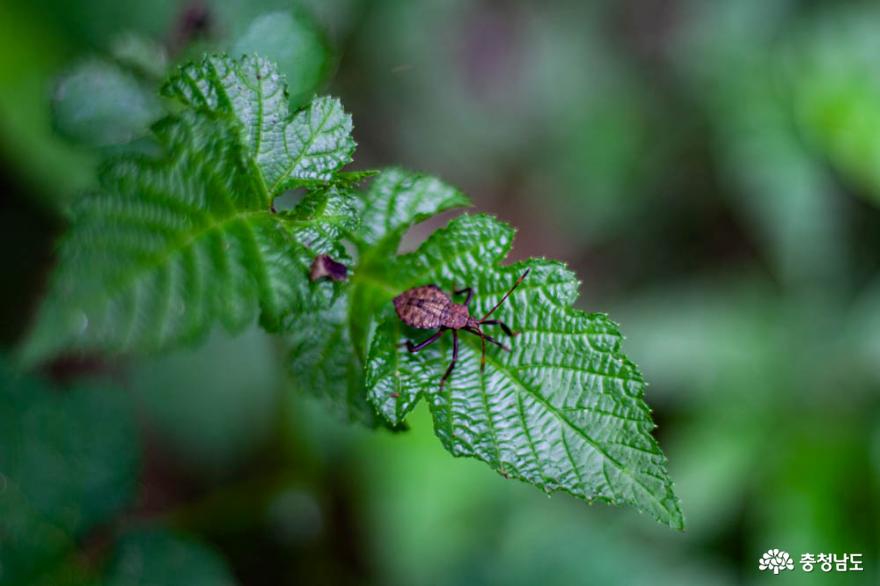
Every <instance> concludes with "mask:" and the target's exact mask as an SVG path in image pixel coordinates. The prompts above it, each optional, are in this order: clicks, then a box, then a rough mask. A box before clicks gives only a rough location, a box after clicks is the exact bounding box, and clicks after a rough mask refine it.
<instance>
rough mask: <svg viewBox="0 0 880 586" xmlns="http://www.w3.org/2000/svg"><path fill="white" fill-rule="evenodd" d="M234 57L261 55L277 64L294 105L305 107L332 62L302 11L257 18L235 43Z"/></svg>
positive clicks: (316, 30)
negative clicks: (302, 104)
mask: <svg viewBox="0 0 880 586" xmlns="http://www.w3.org/2000/svg"><path fill="white" fill-rule="evenodd" d="M231 53H232V54H233V55H234V56H238V55H260V56H261V57H266V58H268V59H269V60H270V61H273V62H274V63H275V64H277V66H278V70H279V71H280V73H281V75H283V76H284V77H285V78H286V79H287V91H288V93H289V94H290V99H291V101H292V102H293V103H294V104H301V103H304V102H305V101H306V100H307V99H308V98H310V97H311V96H312V94H314V93H315V91H316V90H317V89H318V87H319V86H320V84H321V82H322V81H323V78H324V75H325V74H326V72H327V70H328V68H329V61H330V59H329V57H330V54H329V53H330V52H329V48H328V46H327V43H326V42H325V40H324V38H323V36H322V35H321V34H320V32H319V30H318V28H317V27H316V25H315V23H313V22H312V21H311V20H310V19H309V18H307V17H306V15H305V14H304V13H303V12H302V11H300V10H296V11H280V12H270V13H267V14H264V15H262V16H259V17H257V18H256V19H255V20H254V21H253V22H251V24H250V25H249V26H248V28H247V29H246V30H245V31H244V32H243V33H242V34H241V36H239V37H238V39H236V40H235V42H234V43H233V45H232V51H231Z"/></svg>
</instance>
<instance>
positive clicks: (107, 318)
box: [22, 58, 357, 362]
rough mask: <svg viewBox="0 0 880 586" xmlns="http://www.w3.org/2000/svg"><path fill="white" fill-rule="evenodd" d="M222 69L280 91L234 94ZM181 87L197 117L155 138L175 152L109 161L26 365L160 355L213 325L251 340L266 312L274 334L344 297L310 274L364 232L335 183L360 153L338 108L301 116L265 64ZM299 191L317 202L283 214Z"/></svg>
mask: <svg viewBox="0 0 880 586" xmlns="http://www.w3.org/2000/svg"><path fill="white" fill-rule="evenodd" d="M221 69H222V71H225V72H226V74H228V75H235V74H236V72H238V73H241V74H243V75H244V74H245V73H244V72H247V75H253V76H255V77H254V78H253V80H255V81H257V82H259V81H261V80H265V81H266V82H267V83H272V84H275V85H272V93H271V94H268V95H267V94H262V93H260V92H256V93H254V92H250V89H249V88H250V86H245V85H243V81H242V80H241V79H239V82H241V83H238V82H236V83H233V85H231V86H224V85H223V84H222V81H221V78H219V77H217V75H218V72H219V71H220V70H221ZM202 74H204V77H202V76H201V75H202ZM181 75H182V76H183V77H177V78H175V80H174V81H173V82H172V83H171V85H170V86H169V87H170V88H172V93H174V94H175V95H178V96H180V97H182V98H185V99H186V104H187V105H188V106H189V107H188V108H185V109H184V111H183V112H181V113H180V114H179V115H176V116H172V117H168V118H166V119H164V120H163V121H162V122H161V123H159V124H157V125H156V126H155V127H154V132H155V136H156V138H157V140H158V141H159V143H160V144H161V146H162V147H163V150H164V153H163V154H162V155H160V156H156V157H152V156H146V155H136V154H132V155H129V156H124V157H121V158H119V159H117V160H115V161H113V162H111V164H110V165H109V167H108V169H107V170H106V172H105V173H104V176H103V181H102V184H103V186H102V190H101V192H99V193H97V194H93V195H91V196H88V197H85V198H83V199H82V200H81V201H80V202H79V206H78V209H77V210H76V213H75V214H74V217H73V221H72V227H71V229H70V231H69V233H68V234H67V236H66V238H65V239H64V241H63V243H62V245H61V250H60V262H59V265H58V268H57V269H56V272H55V274H54V275H53V279H52V283H51V289H50V293H49V296H48V298H47V300H46V301H45V303H44V305H43V307H42V308H41V310H40V312H39V314H38V316H37V323H36V325H35V328H34V330H33V332H32V334H31V336H30V338H29V339H28V341H27V342H26V344H25V346H24V348H23V350H22V357H23V359H24V360H25V361H26V362H27V361H34V360H38V359H41V358H44V357H46V356H48V355H51V354H53V353H55V352H57V351H59V350H62V349H66V348H75V349H81V350H92V351H99V350H103V351H112V352H120V351H128V350H134V349H137V350H145V351H149V350H155V349H158V348H162V347H165V346H168V345H171V344H174V343H177V342H182V341H186V340H192V339H195V338H198V337H200V336H203V335H204V334H205V332H206V331H207V329H208V328H209V327H210V325H211V324H212V323H214V322H215V321H221V322H222V323H223V324H224V325H225V326H226V327H227V329H229V330H231V331H236V330H239V329H240V328H241V327H243V326H244V325H245V324H247V323H249V322H250V321H251V320H252V319H253V317H254V316H255V314H256V312H257V309H258V308H259V310H260V311H261V313H262V318H263V320H264V324H265V325H266V326H267V327H270V328H271V327H276V326H277V320H278V318H279V317H280V316H281V315H283V314H284V313H286V312H289V311H291V310H292V309H294V308H298V309H302V308H306V307H311V306H312V305H313V304H314V305H321V304H326V303H327V302H328V299H329V297H330V296H331V295H332V294H333V291H334V287H333V286H332V285H331V284H329V283H324V282H322V283H310V282H309V280H308V269H309V266H310V264H311V261H312V259H313V257H314V255H315V254H317V253H334V254H342V249H341V247H340V246H339V244H338V243H337V242H335V240H336V239H338V237H339V236H340V235H342V234H343V233H345V232H348V231H350V230H353V229H354V227H355V226H356V225H357V221H356V216H355V209H354V207H353V205H350V204H349V203H348V202H349V201H350V199H351V197H350V195H349V194H348V193H347V191H346V190H345V189H344V188H334V187H327V183H326V182H327V181H328V180H330V179H332V177H333V173H334V172H335V171H336V170H337V169H338V168H339V167H340V166H341V165H342V164H344V163H345V162H347V161H348V159H349V158H350V153H351V149H353V145H354V143H353V141H352V140H351V136H350V135H349V134H348V131H349V130H350V128H351V126H350V119H349V118H348V116H347V115H346V114H344V113H343V112H342V110H341V108H340V107H339V103H338V102H337V101H335V100H330V99H324V98H319V99H316V100H315V101H314V102H313V104H312V106H311V107H309V108H308V109H307V110H305V111H303V112H301V113H299V114H296V115H295V116H293V117H292V118H291V117H290V116H289V115H288V110H287V104H286V102H284V101H278V100H276V99H275V98H277V96H278V95H279V94H283V92H284V87H283V85H281V84H280V81H279V78H278V74H277V72H276V71H275V70H274V69H272V68H271V66H269V65H268V64H267V63H265V62H262V61H258V60H251V59H245V60H243V61H241V62H233V61H231V60H228V59H225V58H209V59H207V60H206V61H205V66H204V67H203V68H199V67H197V66H191V67H188V68H187V69H185V70H184V71H183V73H182V74H181ZM258 77H259V79H258ZM184 79H185V80H186V81H184ZM225 79H228V78H225ZM189 84H191V85H189ZM257 85H258V86H259V83H258V84H257ZM259 87H262V86H259ZM233 90H235V91H238V92H243V91H245V90H247V92H245V94H241V93H238V94H233V95H235V96H236V98H235V99H232V98H231V95H230V94H229V93H227V91H233ZM297 185H307V186H308V187H310V188H311V189H312V191H311V192H310V193H308V195H307V196H306V197H305V198H304V199H303V200H302V201H301V202H300V203H299V204H298V205H297V206H296V207H295V208H294V209H293V210H290V211H287V212H283V213H274V212H273V210H272V208H271V205H272V200H273V199H274V198H275V197H276V196H277V195H279V194H280V193H281V192H282V191H284V190H285V189H286V188H287V187H292V186H297Z"/></svg>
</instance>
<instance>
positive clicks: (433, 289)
mask: <svg viewBox="0 0 880 586" xmlns="http://www.w3.org/2000/svg"><path fill="white" fill-rule="evenodd" d="M529 270H531V269H526V272H524V273H523V274H522V276H520V278H519V279H517V280H516V283H514V284H513V287H511V288H510V289H509V290H508V291H507V293H505V294H504V296H503V297H502V298H501V300H500V301H499V302H498V303H496V304H495V307H493V308H492V309H490V310H489V312H488V313H487V314H486V315H484V316H483V317H481V318H480V319H475V318H474V317H472V316H471V314H470V312H469V311H468V304H469V303H470V302H471V298H473V296H474V290H473V288H471V287H467V288H465V289H460V290H458V291H453V295H462V294H466V295H467V298H466V299H465V301H464V303H455V302H454V301H452V299H451V298H450V297H449V296H448V295H447V294H446V293H444V292H443V291H442V290H440V288H439V287H437V285H423V286H421V287H414V288H412V289H407V290H406V291H404V292H403V293H401V294H400V295H398V296H397V297H395V298H394V309H395V310H397V315H398V317H400V319H401V320H402V321H403V323H405V324H406V325H408V326H411V327H414V328H418V329H422V330H432V329H434V328H440V330H439V331H438V332H436V333H434V334H432V335H431V336H429V337H428V338H426V339H425V340H422V341H421V342H419V343H418V344H415V343H413V342H412V340H407V341H406V349H407V350H408V351H410V352H418V351H419V350H421V349H423V348H425V347H426V346H429V345H430V344H433V343H434V342H436V341H437V340H439V339H440V337H441V336H443V334H445V333H446V331H447V330H451V331H452V362H450V363H449V368H447V369H446V373H445V374H444V375H443V378H441V379H440V388H441V389H442V388H443V385H444V384H446V379H448V378H449V375H450V374H452V370H453V369H454V368H455V362H456V360H458V332H459V330H463V331H465V332H470V333H471V334H475V335H477V336H480V341H481V342H482V357H481V359H480V370H481V371H482V370H483V369H484V368H485V367H486V342H490V343H492V344H495V345H496V346H498V347H499V348H501V349H503V350H507V351H508V352H509V351H510V348H508V347H507V346H505V345H504V344H502V343H501V342H499V341H498V340H496V339H495V338H493V337H492V336H490V335H488V334H486V333H485V332H483V329H482V327H481V326H488V325H494V326H498V327H500V328H501V330H502V331H503V332H504V333H505V334H507V335H508V336H510V337H514V336H516V335H517V334H516V333H514V332H513V331H512V330H511V329H510V328H509V327H508V326H507V324H505V323H504V322H502V321H499V320H497V319H489V316H491V315H492V314H493V313H495V310H496V309H498V308H499V307H500V306H501V304H502V303H504V301H505V300H506V299H507V298H508V297H509V296H510V294H511V293H513V290H514V289H516V288H517V287H519V284H520V283H522V282H523V279H525V278H526V275H528V274H529Z"/></svg>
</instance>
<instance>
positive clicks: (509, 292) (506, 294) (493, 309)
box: [480, 268, 532, 322]
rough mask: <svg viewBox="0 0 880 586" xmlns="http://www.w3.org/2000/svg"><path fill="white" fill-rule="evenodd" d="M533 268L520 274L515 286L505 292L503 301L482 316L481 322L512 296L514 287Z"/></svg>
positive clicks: (515, 286)
mask: <svg viewBox="0 0 880 586" xmlns="http://www.w3.org/2000/svg"><path fill="white" fill-rule="evenodd" d="M531 270H532V269H531V268H528V269H526V272H524V273H523V274H522V275H521V276H520V278H519V279H517V280H516V283H514V284H513V287H511V288H510V289H509V290H508V291H507V293H505V294H504V297H502V298H501V301H499V302H498V303H496V304H495V307H493V308H492V309H490V310H489V313H487V314H486V315H484V316H483V317H481V318H480V322H483V321H485V320H486V318H487V317H489V316H490V315H492V314H493V313H495V310H496V309H498V308H499V307H501V304H502V303H504V301H505V300H506V299H507V298H508V297H510V294H511V293H513V290H514V289H516V288H517V287H519V284H520V283H522V282H523V279H525V278H526V275H528V274H529V272H530V271H531Z"/></svg>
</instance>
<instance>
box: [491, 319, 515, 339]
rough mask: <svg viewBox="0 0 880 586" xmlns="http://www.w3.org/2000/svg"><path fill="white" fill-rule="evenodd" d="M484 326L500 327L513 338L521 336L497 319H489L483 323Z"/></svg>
mask: <svg viewBox="0 0 880 586" xmlns="http://www.w3.org/2000/svg"><path fill="white" fill-rule="evenodd" d="M482 325H484V326H492V325H494V326H498V327H500V328H501V329H502V330H503V331H504V333H505V334H507V335H508V336H510V337H511V338H513V337H515V336H518V335H519V332H514V331H513V330H511V329H510V328H509V327H508V325H507V324H506V323H504V322H503V321H500V320H497V319H487V320H486V321H484V322H482Z"/></svg>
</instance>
